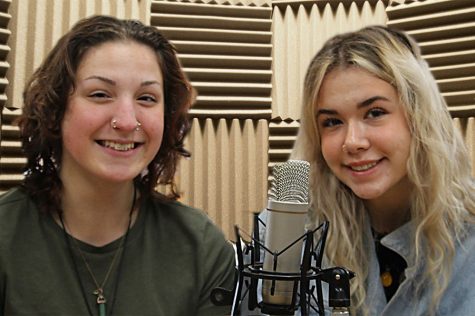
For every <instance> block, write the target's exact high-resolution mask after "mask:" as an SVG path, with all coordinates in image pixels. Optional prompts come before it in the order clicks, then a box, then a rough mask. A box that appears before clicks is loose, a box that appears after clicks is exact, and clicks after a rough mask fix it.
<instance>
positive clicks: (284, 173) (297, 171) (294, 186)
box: [269, 160, 310, 203]
mask: <svg viewBox="0 0 475 316" xmlns="http://www.w3.org/2000/svg"><path fill="white" fill-rule="evenodd" d="M309 172H310V163H309V162H308V161H305V160H288V161H286V162H285V163H283V164H280V165H276V166H275V167H274V169H273V172H272V173H273V175H274V181H272V185H271V188H270V190H269V199H270V200H274V201H286V202H296V203H308V177H309Z"/></svg>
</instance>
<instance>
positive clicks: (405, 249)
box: [366, 223, 475, 316]
mask: <svg viewBox="0 0 475 316" xmlns="http://www.w3.org/2000/svg"><path fill="white" fill-rule="evenodd" d="M466 227H467V232H466V234H465V236H463V238H462V239H461V241H460V242H458V243H457V244H456V249H455V257H454V261H453V267H452V274H451V277H450V281H449V284H448V287H447V289H446V291H445V292H444V294H443V295H442V298H441V300H440V303H439V306H438V308H437V309H436V310H435V313H436V315H454V316H455V315H456V316H465V315H475V225H474V224H467V226H466ZM366 234H367V236H368V237H369V238H368V239H367V240H370V241H371V242H369V243H368V253H369V255H370V259H369V264H370V266H369V271H370V274H369V276H368V287H367V299H366V305H367V306H369V307H370V315H378V316H401V315H410V316H423V315H424V316H426V315H429V312H430V306H431V305H430V304H431V295H432V289H431V288H429V287H425V288H423V290H422V293H420V294H419V295H417V293H416V285H415V283H416V280H418V279H419V278H420V277H421V274H422V271H423V268H424V267H423V265H424V263H422V264H420V265H419V266H415V262H414V261H415V260H414V259H415V258H414V257H413V256H412V255H411V254H410V250H411V249H413V247H414V246H413V245H414V227H413V225H412V224H411V223H407V224H405V225H403V226H402V227H400V228H398V229H396V230H395V231H393V232H392V233H390V234H388V235H386V236H385V237H384V238H383V239H381V243H382V244H383V245H384V246H386V247H388V248H390V249H392V250H394V251H395V252H397V253H398V254H399V255H401V256H402V257H403V258H404V259H405V260H406V262H407V266H408V268H407V269H406V271H405V277H406V279H405V280H404V281H403V282H402V283H401V285H400V286H399V288H398V290H397V292H396V293H395V294H394V296H393V297H392V299H391V300H390V301H389V303H387V301H386V297H385V295H384V289H383V286H382V284H381V281H380V278H379V264H378V259H377V257H376V251H375V247H374V243H373V242H372V237H371V228H370V225H369V223H368V224H367V230H366Z"/></svg>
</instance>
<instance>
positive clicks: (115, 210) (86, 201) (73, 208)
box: [61, 181, 137, 246]
mask: <svg viewBox="0 0 475 316" xmlns="http://www.w3.org/2000/svg"><path fill="white" fill-rule="evenodd" d="M134 190H135V188H134V185H133V182H132V181H130V182H129V183H125V184H124V183H123V184H121V185H109V186H104V185H100V186H99V185H92V184H87V185H81V183H74V184H72V183H71V181H63V194H62V197H61V206H62V210H63V213H62V216H63V220H64V222H65V225H66V228H67V230H68V233H69V234H70V235H72V236H73V237H74V238H76V239H79V240H81V241H83V242H85V243H88V244H91V245H94V246H103V245H106V244H108V243H110V242H112V241H114V240H117V239H118V238H120V237H121V236H123V235H124V234H125V232H126V231H127V229H128V226H127V225H128V223H129V219H130V216H131V215H132V220H135V218H136V213H137V212H135V211H133V212H132V214H131V207H132V204H133V202H134V201H133V199H134ZM135 209H137V207H135Z"/></svg>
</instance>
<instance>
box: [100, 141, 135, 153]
mask: <svg viewBox="0 0 475 316" xmlns="http://www.w3.org/2000/svg"><path fill="white" fill-rule="evenodd" d="M95 142H96V144H97V145H99V146H100V147H101V148H103V149H105V150H107V151H108V152H112V153H116V154H131V153H133V152H135V151H137V150H138V149H139V148H140V147H141V146H142V145H143V142H137V141H133V140H123V139H122V140H114V139H98V140H96V141H95Z"/></svg>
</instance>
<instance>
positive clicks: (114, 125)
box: [111, 119, 142, 132]
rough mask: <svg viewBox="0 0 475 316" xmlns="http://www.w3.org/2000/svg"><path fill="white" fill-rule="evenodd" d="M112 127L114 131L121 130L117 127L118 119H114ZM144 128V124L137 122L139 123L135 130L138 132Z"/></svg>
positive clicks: (136, 124)
mask: <svg viewBox="0 0 475 316" xmlns="http://www.w3.org/2000/svg"><path fill="white" fill-rule="evenodd" d="M111 127H112V129H119V127H118V126H117V120H116V119H112V121H111ZM141 127H142V123H140V122H139V121H137V123H135V128H134V130H135V131H136V132H138V131H140V128H141Z"/></svg>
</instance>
